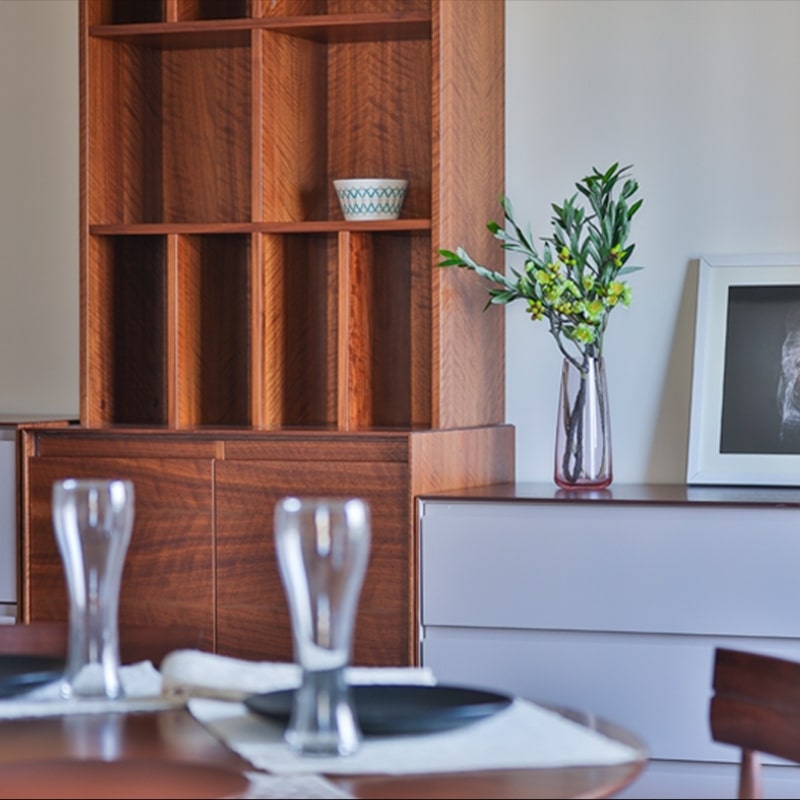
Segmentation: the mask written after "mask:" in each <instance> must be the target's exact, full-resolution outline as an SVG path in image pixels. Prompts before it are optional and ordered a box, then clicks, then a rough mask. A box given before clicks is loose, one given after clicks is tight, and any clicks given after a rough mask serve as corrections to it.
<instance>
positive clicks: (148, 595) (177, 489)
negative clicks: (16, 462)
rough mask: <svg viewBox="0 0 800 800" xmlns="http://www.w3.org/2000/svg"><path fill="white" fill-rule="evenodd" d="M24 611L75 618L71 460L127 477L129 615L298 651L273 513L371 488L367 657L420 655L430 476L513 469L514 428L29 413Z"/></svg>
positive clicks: (401, 661)
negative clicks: (35, 419) (90, 421)
mask: <svg viewBox="0 0 800 800" xmlns="http://www.w3.org/2000/svg"><path fill="white" fill-rule="evenodd" d="M22 438H23V442H24V446H23V448H24V454H25V458H24V470H23V473H22V477H23V480H22V496H23V514H22V517H23V521H24V525H23V547H22V564H23V573H22V574H23V578H22V581H21V584H22V597H21V614H22V618H23V619H24V620H25V621H35V620H65V619H66V614H67V608H66V592H65V589H64V581H63V570H62V566H61V561H60V558H59V555H58V551H57V547H56V543H55V537H54V535H53V527H52V517H51V505H50V498H51V491H52V484H53V482H54V481H55V480H59V479H63V478H65V477H70V476H79V477H80V476H116V477H123V478H129V479H130V480H132V481H133V482H134V486H135V491H136V515H135V521H134V530H133V535H132V538H131V544H130V546H129V550H128V554H127V558H126V564H125V570H124V572H123V579H122V591H121V598H120V621H121V623H124V624H157V625H162V626H163V625H170V624H189V625H192V626H196V627H197V628H199V629H200V630H201V631H202V644H203V646H204V647H206V648H207V649H209V650H215V651H217V652H220V653H225V654H229V655H236V656H240V657H246V658H262V659H273V660H291V658H292V656H293V653H292V643H291V637H290V629H289V621H288V611H287V608H286V603H285V600H284V595H283V587H282V584H281V582H280V579H279V576H278V572H277V567H276V561H275V553H274V543H273V536H274V533H273V527H272V522H273V513H274V507H275V503H276V501H277V500H278V498H280V497H282V496H284V495H289V494H296V495H319V494H327V495H331V496H338V497H343V496H358V497H363V498H364V499H366V500H367V501H368V502H369V504H370V507H371V512H372V548H371V557H370V562H369V567H368V571H367V577H366V579H365V583H364V587H363V590H362V594H361V598H360V602H359V612H358V618H357V624H356V636H355V649H354V654H353V660H354V662H355V663H361V664H369V665H397V666H401V665H405V664H414V663H417V662H418V658H419V653H418V649H419V643H418V612H417V598H418V585H417V583H418V571H419V566H418V544H417V535H418V534H417V527H416V520H417V512H416V503H415V499H416V496H417V494H419V493H420V492H430V491H435V490H438V489H442V488H450V487H453V486H459V485H460V486H473V485H475V486H476V485H480V484H485V483H487V482H488V481H491V480H492V479H493V478H497V477H500V478H505V479H511V478H512V477H513V469H514V431H513V428H512V427H511V426H494V427H487V428H472V429H463V430H452V431H419V432H403V431H399V432H383V433H379V432H376V431H372V432H358V433H357V434H343V433H341V432H310V431H306V432H297V431H295V432H258V431H253V430H240V431H238V432H234V431H227V432H223V431H221V430H220V431H216V432H212V431H210V430H204V431H200V432H198V431H195V432H190V431H185V432H180V431H170V432H164V431H162V432H159V431H154V430H144V429H127V430H125V429H122V428H119V427H118V428H114V429H113V430H99V429H98V430H88V429H86V428H82V427H69V428H67V427H57V428H44V429H42V428H39V427H33V428H30V429H28V428H23V433H22Z"/></svg>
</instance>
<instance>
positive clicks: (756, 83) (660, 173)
mask: <svg viewBox="0 0 800 800" xmlns="http://www.w3.org/2000/svg"><path fill="white" fill-rule="evenodd" d="M506 14H507V19H506V30H507V54H506V58H507V70H506V75H507V78H506V109H507V114H506V143H507V147H506V193H507V194H508V196H509V197H510V198H511V199H512V201H513V203H514V207H515V212H516V214H517V216H518V217H520V218H521V219H523V220H530V222H531V225H532V227H533V230H534V234H536V235H537V236H538V235H542V236H543V235H548V234H549V233H550V229H549V220H550V216H551V211H550V203H551V202H553V201H557V202H561V201H562V200H563V199H564V198H565V197H567V196H568V195H571V194H572V193H573V191H574V182H575V181H576V180H579V179H580V178H582V177H583V176H584V175H586V174H588V173H589V172H590V170H591V167H592V166H598V167H600V168H604V167H606V166H608V165H610V164H612V163H613V162H615V161H619V162H621V163H623V164H627V163H632V164H633V165H634V167H635V175H636V177H637V178H638V180H639V183H640V186H641V196H642V197H644V199H645V202H644V205H643V206H642V209H641V211H640V212H639V214H638V215H637V216H636V217H635V218H634V223H633V228H632V236H631V241H633V242H635V243H636V245H637V249H636V253H635V255H634V259H633V260H634V261H635V263H637V264H642V265H644V266H645V269H644V270H643V271H642V272H637V273H634V274H633V275H631V276H630V283H631V285H632V287H633V304H632V305H631V306H630V308H627V309H618V310H615V311H614V312H613V314H612V316H611V320H610V323H609V328H608V332H607V335H606V340H605V359H606V366H607V372H608V381H609V392H610V403H611V413H612V419H611V424H612V429H613V454H614V478H615V481H616V482H638V481H650V482H656V483H671V482H679V483H680V482H683V481H684V480H685V470H686V451H687V439H688V429H689V403H690V398H691V372H692V356H693V346H694V345H693V341H694V339H693V335H694V330H693V328H694V312H695V288H696V287H695V282H696V264H693V259H696V258H697V257H698V255H702V254H706V253H768V252H800V180H798V172H799V169H798V168H799V167H800V94H799V93H798V90H797V84H798V79H800V48H799V47H798V46H797V33H798V31H800V3H798V2H783V0H752V1H751V0H691V2H689V1H688V0H687V2H676V1H675V0H635V1H634V2H630V0H552V1H551V0H508V2H507V3H506ZM507 314H508V316H507V321H508V326H507V349H506V363H507V368H506V374H507V419H508V421H509V422H512V423H514V424H515V425H516V426H517V452H518V457H517V479H518V480H523V481H527V480H545V481H549V480H551V479H552V460H553V456H552V449H553V438H554V429H555V412H556V398H557V391H558V385H557V384H558V380H559V370H560V357H559V355H558V353H557V350H556V347H555V344H554V342H553V340H552V337H551V336H550V334H549V333H548V332H547V328H546V324H545V323H541V322H539V323H533V322H531V321H530V319H529V318H527V317H526V315H525V313H524V307H523V306H522V305H521V304H520V303H518V304H517V305H515V306H510V307H509V308H508V311H507Z"/></svg>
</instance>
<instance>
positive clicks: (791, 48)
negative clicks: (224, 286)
mask: <svg viewBox="0 0 800 800" xmlns="http://www.w3.org/2000/svg"><path fill="white" fill-rule="evenodd" d="M499 1H500V0H487V2H499ZM77 8H78V7H77V0H0V244H2V247H0V414H2V413H17V412H27V413H75V412H77V410H78V391H79V390H78V373H79V364H78V61H77V59H78V26H77V17H78V11H77ZM506 14H507V53H506V57H507V71H506V72H507V79H506V108H507V118H506V136H507V147H506V157H507V180H506V191H507V194H508V195H509V196H510V197H511V199H512V200H513V202H514V206H515V209H516V212H517V215H518V216H519V217H520V219H523V220H530V222H531V225H532V226H533V229H534V233H536V234H537V235H546V234H547V233H549V218H550V203H551V202H553V201H561V200H563V199H564V198H565V197H566V196H567V195H569V194H571V193H572V191H573V189H574V182H575V181H576V180H579V179H580V178H582V177H583V176H584V175H585V174H586V173H587V172H588V171H589V170H590V169H591V167H592V166H599V167H604V166H607V165H609V164H610V163H612V162H613V161H620V162H623V163H632V164H633V165H634V167H635V174H636V177H637V178H638V179H639V182H640V184H641V195H642V196H643V197H644V199H645V204H644V206H643V207H642V210H641V211H640V212H639V214H638V215H637V217H636V218H635V220H634V226H633V233H632V241H634V242H636V245H637V252H636V258H635V260H636V261H637V263H641V264H643V265H645V270H643V271H642V272H638V273H635V274H634V275H633V276H631V283H632V285H633V290H634V300H633V304H632V305H631V307H630V308H628V309H619V310H617V311H615V312H614V314H613V315H612V318H611V323H610V325H609V330H608V333H607V336H606V362H607V369H608V379H609V388H610V393H611V405H612V427H613V437H614V473H615V480H616V481H617V482H620V483H622V482H636V481H653V482H659V483H665V482H682V481H683V480H684V476H685V465H686V448H687V437H688V427H689V403H690V398H691V370H692V348H693V327H694V308H695V300H694V295H695V280H696V270H695V267H694V265H693V259H696V258H697V257H698V256H699V255H701V254H704V253H737V252H738V253H760V252H762V253H763V252H800V180H798V164H800V158H798V151H800V93H798V91H797V88H796V86H797V81H798V79H800V48H798V47H797V43H796V35H797V31H798V30H800V2H784V0H687V1H686V2H677V1H676V0H507V2H506ZM498 212H499V207H498ZM478 235H483V232H482V231H476V236H478ZM487 235H488V234H487ZM452 244H457V243H452ZM498 254H499V250H498ZM498 257H499V255H498ZM506 313H507V315H508V328H507V331H508V333H507V335H508V341H507V355H506V360H507V376H508V377H507V419H508V421H509V422H511V423H513V424H515V425H516V426H517V453H518V464H517V477H518V479H519V480H523V481H528V480H543V481H550V480H551V478H552V449H553V435H554V429H555V405H556V394H557V384H558V373H559V368H560V359H559V356H558V353H557V351H556V348H555V345H554V343H553V341H552V339H551V337H550V335H549V334H548V333H547V330H546V326H545V325H544V324H542V323H532V322H531V321H530V320H529V319H528V318H527V317H526V316H525V313H524V308H523V307H522V305H521V304H518V305H516V306H511V307H509V308H508V310H507V312H506Z"/></svg>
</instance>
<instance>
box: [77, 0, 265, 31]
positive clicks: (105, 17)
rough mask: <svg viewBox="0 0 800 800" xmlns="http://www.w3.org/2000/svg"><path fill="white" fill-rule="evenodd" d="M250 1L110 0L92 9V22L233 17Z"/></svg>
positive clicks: (245, 10)
mask: <svg viewBox="0 0 800 800" xmlns="http://www.w3.org/2000/svg"><path fill="white" fill-rule="evenodd" d="M252 2H253V0H111V2H106V3H98V4H97V6H96V7H95V8H94V9H93V11H94V12H95V15H94V16H95V17H96V18H93V19H92V23H93V24H100V25H130V24H133V25H135V24H138V23H146V22H165V21H171V20H176V19H177V20H211V19H235V18H239V17H247V16H248V15H249V8H250V4H251V3H252Z"/></svg>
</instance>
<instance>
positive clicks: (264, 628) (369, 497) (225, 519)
mask: <svg viewBox="0 0 800 800" xmlns="http://www.w3.org/2000/svg"><path fill="white" fill-rule="evenodd" d="M407 486H408V481H407V465H406V463H405V462H381V461H369V462H359V461H341V460H340V461H318V462H313V461H283V462H279V461H244V460H242V461H223V462H219V463H218V464H217V470H216V488H217V492H216V529H217V576H218V580H217V627H218V633H217V649H218V651H219V652H220V653H225V654H227V655H233V656H238V657H240V658H256V659H269V660H277V661H291V660H292V658H293V652H292V641H291V631H290V628H289V617H288V613H289V612H288V608H287V605H286V600H285V596H284V590H283V584H282V583H281V579H280V575H279V573H278V569H277V562H276V558H275V546H274V533H273V514H274V510H275V503H276V502H277V501H278V499H279V498H281V497H283V496H285V495H293V494H301V493H304V494H314V495H329V496H338V497H342V496H358V497H361V498H363V499H364V500H366V501H367V502H368V503H369V505H370V510H371V515H372V545H371V551H370V561H369V566H368V568H367V576H366V579H365V581H364V586H363V588H362V591H361V597H360V600H359V609H358V616H357V620H356V630H355V646H354V653H353V663H356V664H368V665H378V664H380V665H396V666H400V665H405V664H409V663H412V660H413V651H414V647H413V641H414V639H413V638H412V632H413V628H414V620H413V613H414V612H413V609H414V603H413V602H412V598H411V592H412V586H413V575H414V572H413V570H414V569H415V564H416V561H415V559H414V558H413V557H412V550H413V543H412V538H413V537H411V536H410V534H409V530H410V529H411V524H410V513H409V500H408V489H407Z"/></svg>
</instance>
